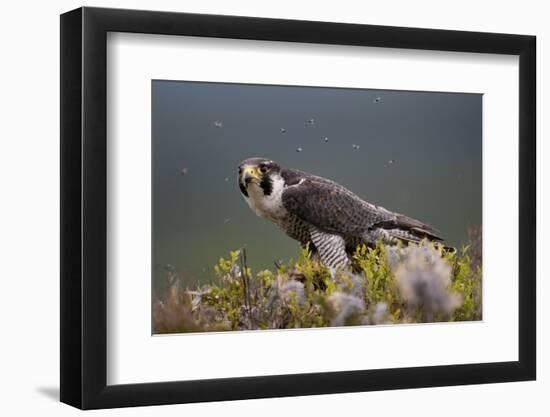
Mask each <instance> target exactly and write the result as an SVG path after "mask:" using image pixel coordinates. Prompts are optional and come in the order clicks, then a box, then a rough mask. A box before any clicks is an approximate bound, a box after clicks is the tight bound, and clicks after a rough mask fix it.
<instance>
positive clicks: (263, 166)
mask: <svg viewBox="0 0 550 417" xmlns="http://www.w3.org/2000/svg"><path fill="white" fill-rule="evenodd" d="M260 172H261V173H262V174H265V173H266V172H267V165H261V166H260Z"/></svg>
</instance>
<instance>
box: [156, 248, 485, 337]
mask: <svg viewBox="0 0 550 417" xmlns="http://www.w3.org/2000/svg"><path fill="white" fill-rule="evenodd" d="M214 273H215V276H216V280H215V282H216V284H211V285H206V286H202V287H197V288H186V289H183V288H181V284H180V280H179V279H177V277H174V276H173V275H172V276H171V277H170V282H169V285H168V288H167V290H166V293H165V294H164V295H163V296H162V297H161V298H160V299H157V300H154V302H153V324H154V332H155V333H180V332H203V331H225V330H258V329H288V328H311V327H328V326H349V325H377V324H390V323H393V324H398V323H419V322H437V321H471V320H480V319H481V255H480V253H479V255H478V254H476V255H475V257H474V258H472V256H471V255H470V246H466V247H464V248H462V250H460V251H456V250H449V249H446V248H444V247H443V246H441V245H439V244H437V243H431V242H427V241H423V242H421V243H420V244H418V245H417V244H409V245H407V246H404V245H398V246H393V247H387V246H384V245H382V244H381V243H378V244H377V245H376V246H375V247H372V248H371V247H366V246H360V247H358V248H357V250H356V251H355V253H354V255H353V268H352V270H351V271H341V270H337V271H335V272H332V273H331V271H330V270H329V269H328V268H327V267H325V266H324V265H323V264H321V263H319V262H318V261H316V260H315V259H313V258H312V256H311V253H310V252H309V250H308V249H307V248H306V249H303V250H302V251H301V253H300V254H299V256H298V259H297V261H296V262H292V261H291V262H288V263H286V264H282V265H277V270H275V271H270V270H264V271H260V272H258V273H256V274H253V272H252V270H251V269H250V268H249V267H248V265H247V260H246V252H245V251H244V250H239V251H233V252H230V254H229V257H228V258H227V259H225V258H220V260H219V262H218V264H217V265H216V266H215V267H214Z"/></svg>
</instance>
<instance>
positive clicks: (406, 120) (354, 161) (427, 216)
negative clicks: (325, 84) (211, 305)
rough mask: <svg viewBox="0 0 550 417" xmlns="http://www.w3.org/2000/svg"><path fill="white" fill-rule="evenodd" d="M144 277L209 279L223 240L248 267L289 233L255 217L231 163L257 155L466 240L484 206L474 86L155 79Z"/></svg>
mask: <svg viewBox="0 0 550 417" xmlns="http://www.w3.org/2000/svg"><path fill="white" fill-rule="evenodd" d="M152 150H153V225H152V226H153V242H152V245H153V265H154V268H153V289H154V291H155V292H156V293H159V292H160V291H162V289H163V288H164V286H165V284H166V276H167V273H166V272H167V271H168V270H172V271H173V272H175V273H177V274H178V275H179V276H180V277H181V278H182V280H183V282H184V284H189V285H192V284H194V283H197V282H199V283H201V282H202V283H206V282H209V281H210V280H211V279H212V277H213V273H212V268H213V266H214V265H215V264H216V262H217V260H218V259H219V257H220V256H226V254H227V253H228V251H229V250H235V249H238V248H241V247H246V249H247V254H248V260H249V264H250V266H251V267H252V268H254V270H256V271H257V270H259V269H265V268H272V269H273V262H274V261H277V260H288V259H289V258H291V257H295V256H296V254H297V249H298V244H297V243H296V242H294V241H293V240H291V239H290V238H288V237H286V236H285V235H284V234H283V233H282V232H281V231H280V230H279V229H278V228H277V227H276V226H275V225H273V224H272V223H270V222H268V221H267V220H264V219H261V218H259V217H256V215H255V214H254V213H252V211H251V210H250V209H249V208H248V206H247V205H246V203H245V202H244V200H243V197H242V196H241V194H240V192H239V189H238V185H237V166H238V164H239V162H240V161H242V160H243V159H246V158H248V157H251V156H265V157H268V158H271V159H273V160H275V161H277V162H279V163H281V164H283V165H285V166H288V167H293V168H297V169H301V170H304V171H307V172H311V173H314V174H317V175H320V176H324V177H327V178H330V179H333V180H335V181H337V182H339V183H340V184H342V185H344V186H346V187H347V188H349V189H351V190H352V191H353V192H355V193H356V194H357V195H359V196H360V197H361V198H363V199H365V200H367V201H369V202H372V203H375V204H377V205H381V206H383V207H386V208H388V209H390V210H393V211H397V212H400V213H404V214H407V215H409V216H412V217H415V218H418V219H419V220H422V221H424V222H427V223H429V224H431V225H432V226H434V227H436V228H437V229H438V230H440V232H441V234H442V235H443V236H444V237H445V238H446V242H447V243H448V244H449V245H454V246H461V245H462V244H464V243H465V242H467V228H468V226H471V225H481V217H482V210H481V205H482V177H481V176H482V95H480V94H461V93H431V92H408V91H389V90H368V89H345V88H317V87H289V86H267V85H266V86H264V85H246V84H223V83H201V82H185V81H162V80H155V81H153V84H152Z"/></svg>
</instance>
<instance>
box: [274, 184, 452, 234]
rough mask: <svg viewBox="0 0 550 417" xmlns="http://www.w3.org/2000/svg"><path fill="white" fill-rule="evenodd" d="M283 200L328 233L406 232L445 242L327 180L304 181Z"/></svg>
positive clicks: (418, 224)
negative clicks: (379, 230)
mask: <svg viewBox="0 0 550 417" xmlns="http://www.w3.org/2000/svg"><path fill="white" fill-rule="evenodd" d="M282 200H283V205H284V207H285V208H286V209H287V210H288V211H289V212H291V213H293V214H295V215H296V216H298V217H299V218H300V219H302V220H304V221H306V222H307V223H309V224H311V225H313V226H315V227H317V228H318V229H320V230H321V231H325V232H328V233H338V234H343V235H351V236H357V237H361V238H362V237H363V236H364V234H365V233H366V232H367V231H369V230H376V229H383V230H396V231H397V230H403V231H407V232H409V233H410V234H411V235H412V236H414V237H417V238H423V237H428V238H430V239H435V240H441V238H440V237H439V236H437V234H436V232H435V231H434V230H433V229H432V228H431V227H430V226H428V225H426V224H424V223H422V222H420V221H418V220H415V219H413V218H410V217H407V216H404V215H402V214H398V213H392V212H391V211H389V210H386V209H385V208H383V207H378V206H375V205H374V204H370V203H367V202H366V201H363V200H361V199H360V198H359V197H358V196H356V195H355V194H353V193H352V192H351V191H349V190H348V189H346V188H344V187H342V186H341V185H340V184H337V183H335V182H332V181H330V180H327V179H325V178H320V177H315V176H310V177H306V178H303V179H302V180H301V181H300V182H299V183H297V184H296V185H293V186H290V187H288V188H287V189H286V190H285V191H284V192H283V195H282ZM396 237H397V238H399V236H396Z"/></svg>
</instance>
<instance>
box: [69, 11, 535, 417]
mask: <svg viewBox="0 0 550 417" xmlns="http://www.w3.org/2000/svg"><path fill="white" fill-rule="evenodd" d="M535 102H536V100H535V38H534V37H532V36H525V35H508V34H491V33H474V32H458V31H446V30H431V29H415V28H398V27H384V26H372V25H356V24H340V23H327V22H311V21H292V20H277V19H263V18H250V17H236V16H214V15H197V14H185V13H168V12H151V11H135V10H115V9H99V8H81V9H77V10H74V11H71V12H68V13H66V14H63V15H62V16H61V163H62V166H61V191H62V204H61V207H62V212H61V238H62V247H61V257H62V259H61V265H62V270H61V400H62V401H63V402H65V403H68V404H71V405H73V406H76V407H79V408H84V409H90V408H109V407H123V406H138V405H154V404H170V403H185V402H199V401H216V400H232V399H246V398H262V397H276V396H296V395H311V394H324V393H341V392H353V391H368V390H385V389H399V388H417V387H433V386H444V385H460V384H479V383H492V382H505V381H521V380H532V379H535V375H536V351H535V344H536V343H535V341H536V331H535V329H536V317H535V245H536V239H535V236H536V223H535V218H536V212H535V201H536V195H535V161H536V158H535Z"/></svg>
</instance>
